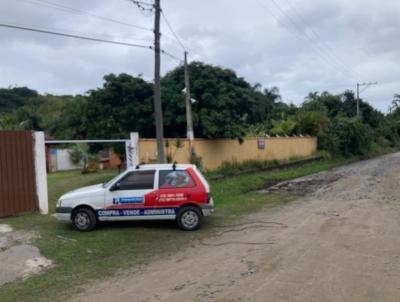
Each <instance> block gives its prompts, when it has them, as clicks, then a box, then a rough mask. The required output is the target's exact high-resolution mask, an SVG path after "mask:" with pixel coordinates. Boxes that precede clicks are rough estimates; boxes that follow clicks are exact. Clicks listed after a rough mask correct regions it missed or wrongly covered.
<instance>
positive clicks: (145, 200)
mask: <svg viewBox="0 0 400 302" xmlns="http://www.w3.org/2000/svg"><path fill="white" fill-rule="evenodd" d="M155 172H156V171H155V170H138V171H132V172H128V173H127V174H126V175H125V176H124V177H122V178H121V179H120V180H118V181H117V182H116V183H115V184H114V185H113V186H111V188H110V189H109V190H108V192H106V199H105V203H106V209H115V210H116V209H122V210H123V209H140V208H148V207H153V206H154V205H155V198H156V194H155V190H154V187H155V183H154V179H155Z"/></svg>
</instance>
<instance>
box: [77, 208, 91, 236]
mask: <svg viewBox="0 0 400 302" xmlns="http://www.w3.org/2000/svg"><path fill="white" fill-rule="evenodd" d="M72 224H73V226H74V228H75V229H77V230H78V231H81V232H88V231H91V230H93V229H94V228H95V227H96V224H97V218H96V214H95V213H94V212H93V211H92V210H90V209H87V208H81V209H77V210H76V211H75V212H74V213H73V216H72Z"/></svg>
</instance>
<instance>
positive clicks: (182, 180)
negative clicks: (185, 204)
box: [159, 170, 196, 189]
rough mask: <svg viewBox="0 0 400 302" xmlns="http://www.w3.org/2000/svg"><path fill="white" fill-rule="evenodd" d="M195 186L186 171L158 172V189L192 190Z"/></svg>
mask: <svg viewBox="0 0 400 302" xmlns="http://www.w3.org/2000/svg"><path fill="white" fill-rule="evenodd" d="M195 185H196V184H195V182H194V180H193V178H192V177H191V176H190V174H189V173H188V172H187V171H183V170H160V171H159V188H160V189H168V188H192V187H194V186H195Z"/></svg>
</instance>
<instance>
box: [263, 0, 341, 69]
mask: <svg viewBox="0 0 400 302" xmlns="http://www.w3.org/2000/svg"><path fill="white" fill-rule="evenodd" d="M256 1H257V2H258V3H259V4H260V5H261V6H262V7H264V8H265V9H266V11H268V12H269V13H270V15H271V16H272V17H273V18H274V19H275V20H276V21H277V22H280V20H279V19H278V17H277V16H276V15H275V14H273V13H272V11H270V10H269V9H268V8H267V7H266V5H265V4H264V3H263V2H262V1H261V0H256ZM271 2H272V4H273V5H274V6H275V7H276V8H277V9H278V10H279V11H280V13H281V14H282V15H283V16H284V17H286V18H287V19H288V21H290V23H291V24H292V25H293V26H294V29H295V30H291V27H288V29H289V30H290V31H291V32H292V33H293V34H294V35H295V36H297V37H298V38H299V39H300V40H301V38H305V39H306V40H307V41H308V42H310V43H311V46H314V44H315V41H313V39H311V38H310V37H309V36H308V35H307V34H306V33H303V32H302V31H301V30H300V29H299V28H298V25H297V24H296V22H295V21H293V19H292V18H291V17H290V16H289V17H288V16H287V15H286V13H285V11H284V10H283V9H282V8H281V7H280V6H279V4H278V3H277V2H276V1H275V0H271ZM316 46H317V45H316ZM312 49H313V51H314V52H315V54H316V55H317V56H318V57H319V58H320V59H322V60H323V61H325V62H326V63H327V66H329V67H330V68H332V70H335V71H336V72H339V73H340V74H343V71H342V70H340V69H338V66H337V64H336V65H333V64H332V62H331V60H329V59H328V57H327V56H326V54H325V53H324V52H323V51H321V49H319V48H317V47H313V48H312Z"/></svg>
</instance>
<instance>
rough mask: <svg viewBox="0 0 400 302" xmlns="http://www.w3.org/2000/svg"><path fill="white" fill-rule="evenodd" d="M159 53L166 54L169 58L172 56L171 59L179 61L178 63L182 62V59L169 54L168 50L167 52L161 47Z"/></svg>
mask: <svg viewBox="0 0 400 302" xmlns="http://www.w3.org/2000/svg"><path fill="white" fill-rule="evenodd" d="M161 53H162V54H164V55H166V56H168V57H170V58H172V59H174V60H176V61H179V62H180V63H183V60H182V59H180V58H178V57H177V56H175V55H173V54H171V53H169V52H167V51H165V50H162V49H161Z"/></svg>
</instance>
